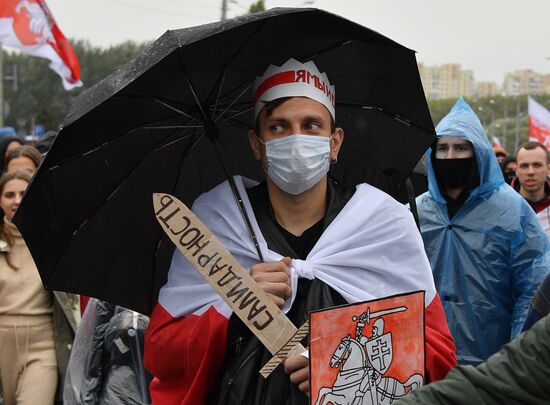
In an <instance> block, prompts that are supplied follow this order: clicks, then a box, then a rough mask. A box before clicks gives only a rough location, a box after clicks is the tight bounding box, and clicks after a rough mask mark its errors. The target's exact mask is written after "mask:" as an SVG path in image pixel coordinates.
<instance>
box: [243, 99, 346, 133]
mask: <svg viewBox="0 0 550 405" xmlns="http://www.w3.org/2000/svg"><path fill="white" fill-rule="evenodd" d="M291 98H294V97H280V98H276V99H275V100H271V101H268V102H267V103H265V105H264V106H263V108H262V110H265V116H266V118H269V117H271V114H273V110H275V109H276V108H277V107H279V106H280V105H281V104H283V103H284V102H285V101H288V100H290V99H291ZM261 113H262V111H260V112H259V113H258V117H257V118H256V122H255V123H254V132H256V135H258V136H260V122H259V121H260V120H259V118H260V114H261ZM334 131H336V123H335V122H334V118H332V114H330V132H331V133H334Z"/></svg>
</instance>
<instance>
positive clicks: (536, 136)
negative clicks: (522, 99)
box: [527, 97, 550, 148]
mask: <svg viewBox="0 0 550 405" xmlns="http://www.w3.org/2000/svg"><path fill="white" fill-rule="evenodd" d="M527 107H528V111H529V140H530V141H537V142H540V143H542V144H543V145H544V146H546V147H547V148H550V111H548V110H547V109H546V108H544V107H543V106H542V105H540V104H539V103H537V102H536V101H535V100H534V99H533V98H531V97H529V100H528V104H527Z"/></svg>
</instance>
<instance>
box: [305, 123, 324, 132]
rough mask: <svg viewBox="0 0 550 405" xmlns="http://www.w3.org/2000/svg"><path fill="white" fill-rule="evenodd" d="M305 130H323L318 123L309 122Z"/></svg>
mask: <svg viewBox="0 0 550 405" xmlns="http://www.w3.org/2000/svg"><path fill="white" fill-rule="evenodd" d="M305 129H307V130H308V131H318V130H319V129H321V126H320V125H319V124H318V123H316V122H308V123H307V124H306V125H305Z"/></svg>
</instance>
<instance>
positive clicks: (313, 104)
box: [260, 97, 331, 120]
mask: <svg viewBox="0 0 550 405" xmlns="http://www.w3.org/2000/svg"><path fill="white" fill-rule="evenodd" d="M266 108H267V106H265V107H264V108H263V109H262V110H261V115H260V117H263V118H265V119H279V118H281V117H280V116H281V115H283V111H286V112H287V113H288V112H290V113H292V114H293V115H303V116H309V117H314V116H317V117H320V118H326V119H329V120H330V118H331V115H330V111H329V110H328V109H327V108H326V107H325V106H324V105H323V104H321V103H320V102H318V101H317V100H313V99H311V98H309V97H288V98H287V99H285V100H284V101H283V102H281V103H280V104H277V105H276V106H275V107H274V108H272V110H271V114H269V116H266Z"/></svg>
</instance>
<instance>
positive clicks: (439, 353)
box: [426, 294, 456, 382]
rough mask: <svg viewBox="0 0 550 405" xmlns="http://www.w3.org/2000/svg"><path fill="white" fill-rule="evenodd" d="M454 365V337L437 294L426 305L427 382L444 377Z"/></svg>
mask: <svg viewBox="0 0 550 405" xmlns="http://www.w3.org/2000/svg"><path fill="white" fill-rule="evenodd" d="M455 365H456V348H455V343H454V339H453V337H452V335H451V332H450V331H449V326H448V325H447V318H446V317H445V311H444V310H443V305H442V304H441V299H440V298H439V295H438V294H436V295H435V297H434V299H433V300H432V302H430V304H429V305H428V306H427V307H426V376H427V380H428V382H433V381H437V380H441V379H443V378H445V376H446V375H447V373H448V372H449V371H450V370H451V368H453V367H454V366H455Z"/></svg>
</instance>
